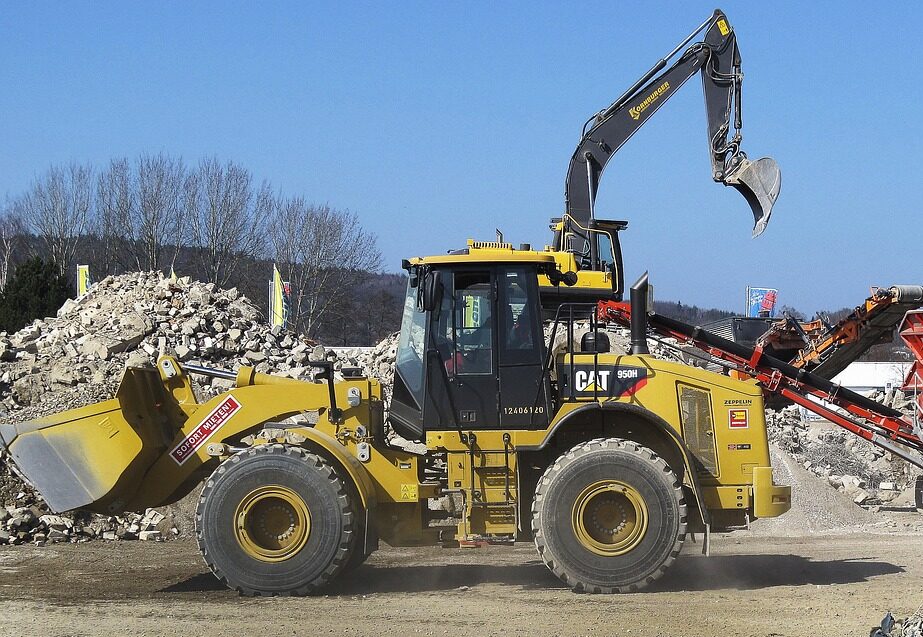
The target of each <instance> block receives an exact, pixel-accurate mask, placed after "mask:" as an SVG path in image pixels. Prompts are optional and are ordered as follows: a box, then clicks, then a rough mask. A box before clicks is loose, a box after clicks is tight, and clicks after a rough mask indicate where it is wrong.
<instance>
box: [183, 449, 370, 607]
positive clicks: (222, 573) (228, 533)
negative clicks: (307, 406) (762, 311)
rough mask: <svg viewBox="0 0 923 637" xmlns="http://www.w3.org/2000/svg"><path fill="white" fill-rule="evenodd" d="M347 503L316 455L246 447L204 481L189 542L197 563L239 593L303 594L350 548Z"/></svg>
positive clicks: (341, 563) (327, 576)
mask: <svg viewBox="0 0 923 637" xmlns="http://www.w3.org/2000/svg"><path fill="white" fill-rule="evenodd" d="M356 524H357V523H356V516H355V505H354V504H353V502H352V501H351V498H350V497H349V492H348V490H347V488H346V485H344V484H343V481H342V479H341V478H340V477H339V476H338V475H337V473H336V472H335V471H334V470H333V468H332V467H331V466H330V465H329V464H327V462H326V461H325V460H323V459H322V458H321V457H320V456H318V455H316V454H313V453H309V452H308V451H305V450H304V449H301V448H299V447H290V446H285V445H281V444H272V445H262V446H258V447H253V448H251V449H247V450H246V451H243V452H241V453H239V454H237V455H235V456H232V457H231V458H230V459H228V460H227V461H226V462H224V463H222V464H221V465H220V466H219V467H218V469H216V470H215V472H214V473H213V474H212V476H211V477H210V478H209V479H208V481H207V482H206V483H205V487H204V488H203V489H202V495H201V497H200V498H199V504H198V506H197V508H196V537H197V539H198V543H199V550H200V551H201V552H202V556H203V557H204V559H205V563H206V564H208V566H209V568H210V569H211V570H212V572H213V573H214V574H215V576H217V577H218V579H220V580H223V581H224V582H225V583H227V585H228V586H230V587H231V588H234V589H236V590H238V591H239V592H240V593H241V594H242V595H246V596H253V595H307V594H310V593H314V592H316V591H318V590H320V589H321V588H322V587H323V586H325V585H326V584H328V583H329V582H330V581H331V580H333V579H334V578H335V577H336V576H337V575H339V574H340V573H341V572H342V571H343V570H344V568H345V567H346V565H347V563H348V562H349V561H350V557H351V556H352V553H353V551H354V549H355V548H356V547H355V543H356V542H355V540H356V536H357V530H356Z"/></svg>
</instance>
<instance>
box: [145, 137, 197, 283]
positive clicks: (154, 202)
mask: <svg viewBox="0 0 923 637" xmlns="http://www.w3.org/2000/svg"><path fill="white" fill-rule="evenodd" d="M137 172H138V205H137V209H136V214H135V216H134V218H133V223H132V228H133V232H134V234H135V240H136V243H135V245H136V250H135V262H136V263H137V266H138V269H143V270H157V269H159V268H161V267H162V266H164V265H166V264H167V263H169V264H170V265H171V266H172V265H173V264H174V262H175V261H176V255H177V253H178V252H179V248H180V244H181V241H178V240H177V239H178V238H181V237H182V234H183V222H184V217H185V215H184V212H185V206H184V201H183V195H184V186H185V179H186V168H185V166H184V165H183V162H182V160H179V159H173V158H171V157H168V156H165V155H164V154H163V153H160V154H158V155H142V156H141V157H140V158H139V159H138V164H137ZM168 241H169V242H172V245H170V248H172V250H171V252H170V253H169V254H168V255H164V250H165V249H166V248H167V245H166V244H167V242H168ZM165 256H166V258H164V257H165Z"/></svg>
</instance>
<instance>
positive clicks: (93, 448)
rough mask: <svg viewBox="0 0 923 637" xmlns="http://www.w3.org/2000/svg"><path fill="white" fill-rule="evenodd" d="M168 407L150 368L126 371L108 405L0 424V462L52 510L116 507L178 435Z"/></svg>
mask: <svg viewBox="0 0 923 637" xmlns="http://www.w3.org/2000/svg"><path fill="white" fill-rule="evenodd" d="M170 404H171V403H170V399H169V397H168V396H167V395H166V391H165V389H164V387H163V384H162V382H161V380H160V377H159V375H158V372H157V370H155V369H141V368H128V369H126V370H125V375H124V376H123V377H122V382H121V384H120V385H119V389H118V392H117V393H116V398H114V399H112V400H106V401H104V402H101V403H96V404H93V405H89V406H87V407H81V408H79V409H70V410H68V411H64V412H60V413H57V414H52V415H50V416H46V417H44V418H39V419H36V420H31V421H29V422H26V423H22V424H19V425H12V424H0V457H3V456H4V454H3V453H2V452H3V450H4V449H6V451H7V453H8V454H9V457H8V458H6V457H4V460H7V459H11V460H12V461H13V468H14V469H15V470H16V472H17V473H19V474H20V475H21V476H22V477H23V478H24V479H25V480H26V481H27V482H29V483H30V484H31V485H32V486H33V487H35V488H36V489H37V490H38V492H39V493H41V495H42V497H43V498H44V499H45V501H46V502H47V503H48V506H49V507H50V508H51V509H52V510H53V511H55V512H62V511H68V510H70V509H76V508H79V507H86V508H90V509H93V510H95V511H99V512H106V511H107V509H109V508H111V510H119V505H120V504H122V503H124V501H125V500H127V499H128V498H129V497H130V496H131V495H132V494H133V493H134V491H135V489H136V488H137V486H138V483H139V482H140V480H139V479H140V477H141V476H142V475H143V474H144V472H145V471H147V469H148V468H149V467H150V465H151V464H152V463H153V462H154V461H155V460H156V459H157V458H158V457H160V456H161V455H162V454H163V452H164V449H165V447H166V446H167V444H168V443H169V441H170V439H171V438H172V436H173V433H175V431H176V430H177V423H176V420H177V418H179V415H178V414H175V413H173V412H171V410H170Z"/></svg>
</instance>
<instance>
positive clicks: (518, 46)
mask: <svg viewBox="0 0 923 637" xmlns="http://www.w3.org/2000/svg"><path fill="white" fill-rule="evenodd" d="M713 8H714V6H713V5H712V4H710V3H709V4H704V3H699V2H681V3H679V2H678V3H658V2H644V3H638V2H619V3H583V4H581V5H579V8H578V7H577V5H575V4H573V5H572V4H570V3H568V4H565V3H560V4H558V3H553V4H552V3H547V4H546V3H532V4H512V3H498V2H491V3H484V2H470V3H441V2H440V3H436V2H432V3H413V2H401V3H397V2H373V3H333V2H331V3H318V4H315V3H290V4H286V3H267V4H265V5H263V6H261V7H255V6H251V5H246V4H243V3H241V4H237V5H235V4H223V3H222V4H217V3H216V4H206V3H195V4H192V3H180V2H169V3H147V4H144V5H142V4H141V3H121V2H120V3H103V2H93V3H69V4H67V5H66V6H65V5H63V4H61V5H52V4H50V3H49V4H44V5H38V4H33V3H17V4H12V5H10V4H8V5H7V6H6V8H5V9H4V12H3V16H2V18H0V61H2V62H0V83H2V90H0V197H2V196H4V195H15V194H17V193H19V192H20V191H22V190H23V189H25V188H26V187H27V186H28V184H29V182H30V180H31V179H32V178H33V177H34V176H35V174H36V173H40V172H42V171H43V170H44V169H46V168H47V167H48V166H49V165H50V164H52V163H57V162H67V161H70V160H72V159H73V160H77V161H81V162H87V161H88V162H92V163H95V164H97V165H102V164H103V163H104V162H106V161H107V160H108V159H109V158H110V157H113V156H124V155H127V156H134V155H137V154H138V153H140V152H144V151H148V152H157V151H164V152H167V153H171V154H175V155H181V156H182V157H184V158H185V159H186V160H188V161H190V162H194V161H197V160H198V158H200V157H202V156H205V155H213V154H215V155H218V156H219V157H221V158H224V159H233V160H236V161H238V162H240V163H242V164H244V165H246V166H247V167H249V168H250V169H251V170H252V171H253V172H254V174H255V175H256V176H257V177H258V178H260V179H267V180H269V181H270V182H271V183H272V184H273V185H274V186H275V187H277V188H279V189H280V190H281V191H282V192H284V193H286V194H303V195H305V196H306V197H307V198H308V199H310V200H313V201H316V202H319V203H323V202H328V203H330V204H331V205H333V206H336V207H340V208H348V209H350V210H354V211H356V212H357V213H358V214H359V215H360V217H361V219H362V221H363V223H364V224H365V225H366V226H367V227H368V228H369V229H370V230H372V231H374V232H375V233H376V234H377V235H378V237H379V242H380V245H381V247H382V250H383V253H384V256H385V259H386V268H387V269H388V270H392V271H396V270H398V269H399V264H400V259H401V258H402V257H404V256H413V255H421V254H426V253H438V252H443V251H445V250H447V249H450V248H455V247H459V246H462V245H463V244H464V241H465V239H466V238H468V237H476V238H492V237H493V235H494V228H495V227H499V228H501V229H502V230H503V231H504V233H505V235H506V237H507V239H508V240H511V241H513V242H516V243H519V242H526V241H527V242H531V243H533V244H536V245H542V244H544V243H546V242H547V241H548V240H549V232H548V231H547V221H548V218H550V217H552V216H555V215H559V214H560V213H561V211H562V209H563V185H564V175H565V170H566V167H567V162H568V159H569V158H570V155H571V153H572V152H573V149H574V147H575V145H576V144H577V142H578V137H579V134H580V129H581V126H582V124H583V122H584V121H585V120H586V118H587V117H589V116H590V115H591V114H593V113H594V112H596V111H597V110H598V109H600V108H602V107H604V106H606V105H607V104H609V103H610V102H611V101H612V100H613V99H614V98H615V97H617V96H618V95H619V94H620V93H621V92H622V91H623V90H624V89H625V88H627V86H628V85H629V84H631V83H632V82H633V81H634V80H635V79H636V78H637V77H638V76H639V75H640V74H641V73H643V72H644V71H645V70H646V69H647V68H648V67H650V66H651V65H652V64H653V63H654V62H655V61H656V60H657V59H658V58H659V57H660V56H661V55H662V54H664V53H666V52H667V51H668V50H669V49H671V48H672V47H673V45H674V44H676V43H677V42H678V41H679V40H680V39H681V38H682V37H683V36H684V35H685V34H686V33H687V32H688V31H690V30H691V29H692V28H694V27H695V26H696V25H698V24H699V23H700V22H701V21H702V20H703V19H705V18H706V17H707V16H708V15H710V13H711V10H712V9H713ZM724 9H725V10H726V11H727V13H728V17H729V18H730V21H731V23H732V24H733V25H734V27H735V28H736V30H737V36H738V41H739V44H740V49H741V54H742V57H743V69H744V73H745V75H746V80H745V82H744V103H743V104H744V113H743V116H744V146H743V147H744V150H745V151H746V152H747V153H748V154H749V156H750V157H751V158H756V157H760V156H764V155H770V156H772V157H774V158H775V159H776V160H777V161H778V162H779V165H780V166H781V168H782V174H783V188H782V194H781V196H780V198H779V202H778V204H777V205H776V208H775V211H774V214H773V218H772V223H770V226H769V228H768V230H767V231H766V232H765V233H764V235H763V236H762V237H760V238H758V239H755V240H752V239H750V226H751V225H752V217H751V214H750V211H749V207H748V206H747V204H746V202H745V201H744V200H743V198H742V197H741V196H740V195H738V194H737V193H736V192H735V191H733V190H732V189H730V188H725V187H723V186H721V185H718V184H714V183H713V182H712V180H711V173H710V168H709V162H708V154H707V146H706V136H705V114H704V109H703V106H702V96H701V88H700V86H699V82H698V81H697V80H693V81H690V82H689V83H688V84H687V85H686V86H685V87H684V88H683V89H682V91H681V92H680V93H678V94H677V95H676V97H675V98H674V99H673V100H671V102H670V103H669V104H667V105H666V106H665V107H664V108H663V109H661V110H660V111H659V112H658V113H657V115H656V116H655V117H654V118H653V119H652V120H651V121H650V122H649V123H648V124H647V126H646V127H645V128H644V129H642V130H641V131H640V132H639V133H638V134H637V135H636V136H635V137H634V138H633V139H632V140H631V141H630V142H629V143H628V144H627V145H626V146H625V147H624V148H623V149H622V151H621V152H620V153H619V154H618V155H617V156H616V157H615V158H613V160H612V161H611V162H610V163H609V166H608V169H607V171H606V173H605V175H604V177H603V181H602V185H601V188H600V195H599V200H598V203H597V214H598V216H600V217H607V218H617V219H628V220H629V221H630V223H631V226H630V228H629V229H628V231H627V232H625V233H624V235H623V246H624V251H625V259H626V269H627V272H628V276H629V278H633V277H635V276H637V275H638V274H640V273H641V272H642V271H643V270H645V269H649V270H650V272H651V278H652V281H653V282H654V285H655V287H656V291H657V292H656V293H657V296H658V297H659V298H663V299H672V300H680V301H682V302H684V303H689V304H698V305H703V306H718V307H724V308H728V309H734V310H742V309H743V307H742V306H743V302H744V289H745V287H746V286H747V285H748V284H752V285H765V286H774V287H778V288H780V290H781V293H780V302H781V303H786V304H790V305H794V306H796V307H798V308H799V309H801V310H802V311H806V312H809V313H810V312H812V311H814V310H816V309H821V308H829V309H832V308H838V307H842V306H847V305H855V304H857V303H859V301H861V300H862V299H863V298H864V297H865V296H866V295H867V293H868V288H869V287H870V286H872V285H885V286H886V285H891V284H895V283H923V267H921V265H920V261H921V255H923V250H921V240H920V237H921V232H920V229H919V218H920V215H919V212H918V209H919V205H920V204H919V200H920V198H919V191H920V188H919V185H918V184H919V182H920V167H919V165H920V157H921V152H920V151H921V148H920V147H921V129H923V117H921V106H920V104H921V103H923V100H921V97H923V95H921V92H923V89H921V82H920V75H921V71H920V63H919V60H920V59H921V57H923V56H921V34H923V29H921V27H923V8H921V5H919V4H911V3H906V4H905V3H876V4H875V5H874V6H873V5H870V4H868V3H858V2H855V3H840V2H811V3H805V2H792V3H776V2H774V3H737V4H728V5H727V6H725V7H724Z"/></svg>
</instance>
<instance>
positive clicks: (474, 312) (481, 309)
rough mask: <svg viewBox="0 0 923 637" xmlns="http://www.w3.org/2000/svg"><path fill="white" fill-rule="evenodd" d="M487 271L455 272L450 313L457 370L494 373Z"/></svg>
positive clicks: (467, 372) (489, 288)
mask: <svg viewBox="0 0 923 637" xmlns="http://www.w3.org/2000/svg"><path fill="white" fill-rule="evenodd" d="M491 296H492V295H491V287H490V273H489V272H458V273H456V275H455V294H454V302H455V308H454V312H453V315H452V318H453V322H454V325H453V332H454V338H453V340H454V345H455V348H454V349H455V352H454V357H453V359H452V360H451V361H450V362H451V366H452V367H453V369H452V370H450V371H454V372H455V373H456V374H491V373H493V358H494V351H493V348H494V345H493V343H494V330H493V318H492V312H491Z"/></svg>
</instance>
